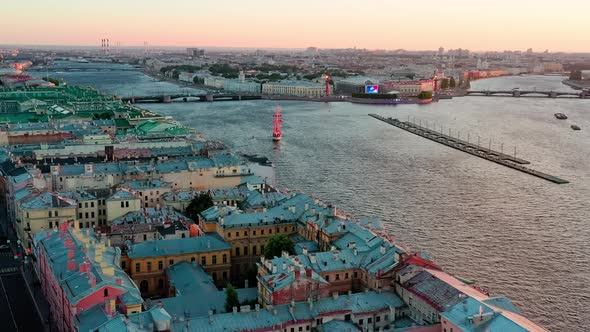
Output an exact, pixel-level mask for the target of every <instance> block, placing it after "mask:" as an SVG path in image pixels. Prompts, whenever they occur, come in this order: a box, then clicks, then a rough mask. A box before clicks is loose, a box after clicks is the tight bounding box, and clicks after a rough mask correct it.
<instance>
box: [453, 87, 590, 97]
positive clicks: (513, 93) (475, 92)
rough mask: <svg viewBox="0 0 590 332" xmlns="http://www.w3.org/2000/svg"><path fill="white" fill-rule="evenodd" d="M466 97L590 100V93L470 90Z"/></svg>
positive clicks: (465, 93)
mask: <svg viewBox="0 0 590 332" xmlns="http://www.w3.org/2000/svg"><path fill="white" fill-rule="evenodd" d="M463 95H464V96H485V97H536V98H539V97H548V98H559V97H566V98H580V99H585V98H590V91H587V90H582V91H581V92H569V91H553V90H551V91H540V90H520V89H514V90H468V91H465V92H464V94H463Z"/></svg>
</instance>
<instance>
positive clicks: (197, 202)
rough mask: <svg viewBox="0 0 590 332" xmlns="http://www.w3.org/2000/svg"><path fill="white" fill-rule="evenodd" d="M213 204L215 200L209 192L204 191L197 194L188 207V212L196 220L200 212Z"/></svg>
mask: <svg viewBox="0 0 590 332" xmlns="http://www.w3.org/2000/svg"><path fill="white" fill-rule="evenodd" d="M212 206H213V200H212V199H211V196H209V194H207V193H204V194H200V195H198V196H196V197H195V198H193V200H192V201H191V202H190V204H189V205H188V206H187V208H186V214H187V215H188V216H189V217H190V218H191V219H192V220H194V221H195V222H196V221H197V220H198V219H199V214H200V213H201V212H203V211H205V210H207V209H208V208H210V207H212Z"/></svg>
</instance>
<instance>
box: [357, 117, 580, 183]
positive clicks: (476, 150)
mask: <svg viewBox="0 0 590 332" xmlns="http://www.w3.org/2000/svg"><path fill="white" fill-rule="evenodd" d="M369 116H371V117H374V118H375V119H377V120H381V121H383V122H386V123H389V124H390V125H392V126H396V127H398V128H400V129H403V130H405V131H408V132H410V133H413V134H416V135H418V136H422V137H424V138H427V139H429V140H431V141H435V142H437V143H440V144H443V145H446V146H448V147H451V148H453V149H457V150H461V151H463V152H467V153H469V154H471V155H474V156H477V157H480V158H483V159H486V160H489V161H491V162H495V163H497V164H500V165H504V166H506V167H510V168H512V169H515V170H518V171H521V172H524V173H527V174H530V175H533V176H536V177H539V178H542V179H545V180H547V181H551V182H553V183H557V184H564V183H569V181H567V180H564V179H561V178H558V177H556V176H553V175H549V174H546V173H543V172H539V171H535V170H534V169H530V168H527V167H524V166H522V165H523V164H530V162H528V161H527V160H524V159H520V158H516V157H514V156H510V155H507V154H504V153H500V152H498V151H494V150H489V149H484V148H482V147H480V146H478V145H475V144H473V143H470V142H466V141H463V140H460V139H457V138H454V137H451V136H448V135H444V134H442V133H440V132H437V131H434V130H432V129H428V128H424V127H422V126H418V125H415V124H413V123H410V122H403V121H400V120H398V119H393V118H385V117H382V116H380V115H377V114H369Z"/></svg>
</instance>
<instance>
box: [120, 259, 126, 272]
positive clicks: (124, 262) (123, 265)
mask: <svg viewBox="0 0 590 332" xmlns="http://www.w3.org/2000/svg"><path fill="white" fill-rule="evenodd" d="M121 268H122V269H123V270H125V269H126V268H127V262H126V261H122V262H121Z"/></svg>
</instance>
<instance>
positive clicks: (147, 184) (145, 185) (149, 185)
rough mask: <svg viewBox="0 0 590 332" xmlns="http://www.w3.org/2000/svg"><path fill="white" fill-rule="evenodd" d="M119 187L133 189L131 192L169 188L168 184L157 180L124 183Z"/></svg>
mask: <svg viewBox="0 0 590 332" xmlns="http://www.w3.org/2000/svg"><path fill="white" fill-rule="evenodd" d="M120 186H121V187H125V188H129V189H133V190H145V189H158V188H170V183H169V182H164V181H161V180H158V179H151V180H135V181H125V182H123V183H121V184H120Z"/></svg>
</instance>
